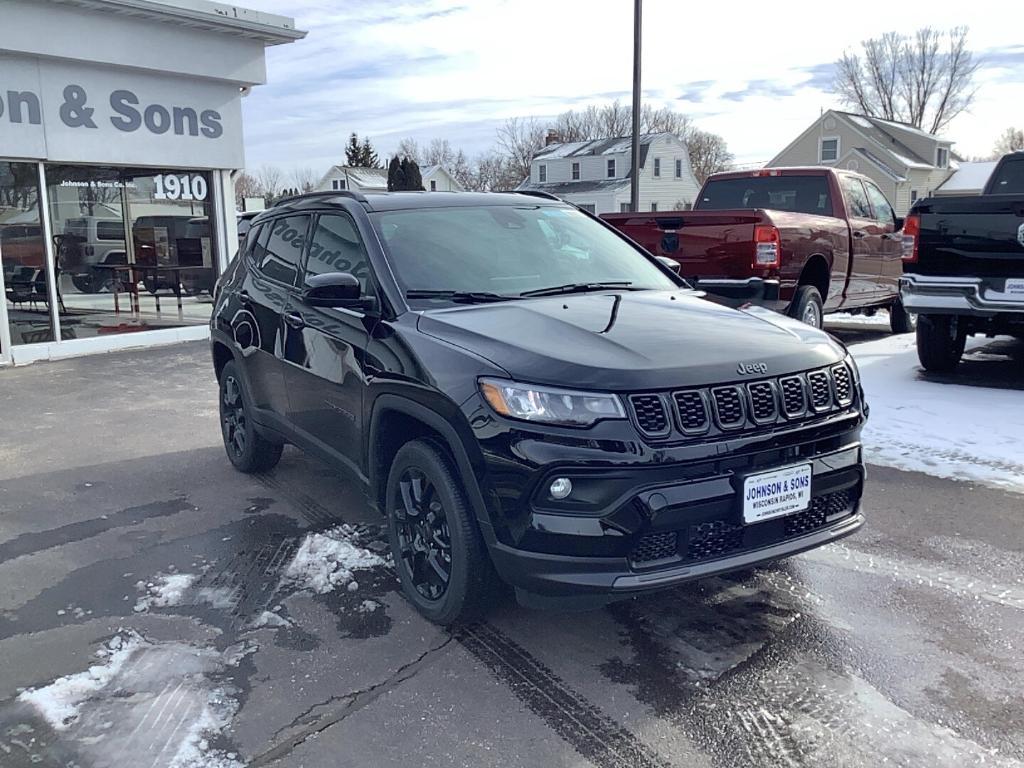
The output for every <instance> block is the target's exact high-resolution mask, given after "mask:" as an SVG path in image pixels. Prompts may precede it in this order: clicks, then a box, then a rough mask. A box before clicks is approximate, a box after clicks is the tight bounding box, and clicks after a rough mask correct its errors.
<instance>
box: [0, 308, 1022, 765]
mask: <svg viewBox="0 0 1024 768" xmlns="http://www.w3.org/2000/svg"><path fill="white" fill-rule="evenodd" d="M836 328H837V333H839V334H840V335H841V336H843V337H844V338H845V339H846V340H847V341H848V342H850V343H852V344H853V345H854V346H853V349H854V351H855V354H857V355H858V356H861V355H863V358H864V359H862V360H861V366H862V369H863V370H864V371H865V386H866V388H867V394H868V398H869V400H870V401H871V404H872V407H873V411H874V414H875V416H876V417H877V415H878V414H879V413H883V412H884V413H889V414H890V415H891V414H892V413H896V412H898V411H900V410H901V409H902V410H903V411H904V415H905V417H906V421H907V423H917V424H922V423H924V424H925V425H926V426H927V424H928V423H929V419H928V418H922V417H920V414H917V413H916V412H914V411H913V409H914V408H916V407H919V406H920V405H921V402H923V401H922V395H921V392H922V391H923V392H924V393H925V395H926V396H927V397H928V398H931V399H932V400H933V401H935V402H940V401H941V400H935V398H943V397H946V398H947V399H951V400H952V401H956V402H959V403H960V406H961V407H962V408H964V409H968V410H970V411H973V412H974V413H976V414H978V417H979V418H978V419H976V420H975V422H976V423H974V424H973V425H970V426H971V429H972V430H973V431H971V432H970V433H969V434H968V439H967V440H964V441H960V442H958V443H957V444H956V445H951V444H945V443H941V444H940V441H941V440H943V439H945V438H944V437H943V436H944V435H946V434H947V433H948V432H949V430H950V429H951V427H950V426H949V422H950V420H949V419H946V420H944V421H945V422H946V423H944V425H939V426H935V430H936V431H935V433H934V435H932V436H929V434H928V433H927V430H926V429H923V428H922V429H918V430H916V431H915V430H912V429H904V430H902V435H901V436H899V439H898V440H897V439H895V437H894V436H893V435H892V434H889V433H886V432H882V431H880V430H879V429H875V430H874V431H873V430H872V428H870V427H869V429H868V430H867V431H866V433H865V443H866V455H867V459H868V461H869V463H872V464H873V465H872V466H870V467H869V472H870V480H869V484H868V486H867V491H866V493H867V496H866V510H867V515H868V517H869V522H868V525H867V527H866V528H865V529H864V531H863V532H861V533H860V534H859V535H857V536H855V537H854V538H852V539H849V540H847V541H846V542H844V543H842V544H838V545H831V546H828V547H825V548H822V549H819V550H815V551H812V552H810V553H807V554H804V555H800V556H797V557H793V558H790V559H789V560H787V561H783V562H781V563H778V564H776V565H774V566H771V567H768V568H763V569H759V570H755V571H750V572H745V573H741V574H738V575H734V576H729V577H723V578H714V579H708V580H704V581H699V582H694V583H691V584H689V585H687V586H685V587H682V588H678V589H674V590H671V591H667V592H663V593H659V594H656V595H653V596H649V597H645V598H640V599H635V600H631V601H626V602H622V603H617V604H615V605H612V606H610V607H608V608H606V609H603V610H598V611H592V612H587V613H546V612H538V611H530V610H526V609H523V608H519V607H516V606H515V605H514V604H512V603H511V602H508V601H506V602H504V603H500V604H497V605H495V606H494V610H493V614H492V616H491V617H490V619H489V620H488V621H487V622H486V623H482V624H478V625H474V626H471V627H465V628H462V629H459V630H457V631H455V632H451V633H449V632H446V631H444V630H441V629H439V628H437V627H435V626H433V625H431V624H429V623H427V622H426V621H424V620H423V619H421V618H420V617H419V615H418V614H416V613H415V612H414V611H413V610H412V609H411V608H410V607H409V606H408V604H407V603H406V602H405V601H404V600H403V598H402V597H401V596H400V594H399V593H398V591H397V590H396V584H395V580H394V578H393V574H392V572H391V570H390V567H389V564H388V561H387V560H386V548H385V546H384V544H383V537H382V535H381V532H380V529H379V519H378V518H376V517H375V515H374V514H373V513H371V512H370V511H369V510H368V509H367V507H366V505H365V503H364V502H363V500H362V499H361V498H360V497H359V496H358V495H356V494H355V493H354V492H353V491H352V490H351V488H350V487H349V486H348V485H347V483H346V481H345V479H344V478H341V477H338V476H336V474H335V473H334V472H333V471H330V470H328V469H327V468H325V467H324V466H323V465H320V464H318V463H317V462H316V461H315V460H313V459H311V458H309V457H306V456H304V455H302V454H300V453H299V452H297V451H294V450H292V449H287V450H286V451H285V455H284V459H283V460H282V462H281V464H280V465H279V466H278V467H277V468H276V469H274V470H273V471H271V472H268V473H265V474H263V475H258V476H255V477H249V476H245V475H242V474H239V473H237V472H235V471H234V470H233V469H232V468H231V466H230V464H229V463H228V462H227V460H226V459H225V457H224V453H223V448H222V447H221V445H220V433H219V429H218V424H217V415H216V394H215V393H216V389H215V386H214V383H213V379H212V372H211V369H210V365H209V361H208V351H207V347H206V345H204V344H202V343H199V344H190V345H183V346H178V347H171V348H167V349H163V350H160V349H153V350H147V351H140V352H125V353H116V354H110V355H103V356H96V357H91V358H82V359H76V360H70V361H64V362H55V363H48V364H37V365H33V366H30V367H27V368H23V369H16V370H9V371H4V372H3V373H2V374H0V381H2V383H3V386H2V389H0V407H2V409H3V413H4V419H3V425H2V427H0V458H2V461H0V507H2V508H3V510H4V515H3V517H2V518H0V583H2V584H3V585H4V589H3V590H0V658H2V659H3V664H2V665H0V701H2V704H0V763H2V764H3V765H4V766H5V767H6V766H10V768H17V767H19V766H29V765H42V766H68V765H89V766H108V765H109V766H124V765H133V766H152V767H153V768H157V767H158V766H217V767H219V768H233V767H235V766H239V765H249V766H265V765H282V766H306V767H309V768H311V767H312V766H332V767H333V766H365V765H445V766H452V765H464V766H486V765H503V766H510V765H524V766H525V765H530V766H534V765H544V766H558V765H565V766H569V765H573V766H582V765H594V766H600V767H602V768H604V767H608V768H610V767H611V766H655V765H657V766H663V765H686V766H705V765H706V766H747V765H751V766H754V765H756V766H763V765H791V766H804V765H806V766H818V765H822V766H824V765H829V766H878V765H903V766H923V765H929V766H950V767H953V766H969V765H997V766H1011V765H1020V764H1022V763H1024V703H1022V700H1021V695H1020V690H1021V688H1022V686H1024V649H1022V647H1021V643H1020V637H1021V634H1022V632H1024V576H1022V573H1024V568H1022V564H1024V556H1022V552H1024V533H1022V529H1021V525H1020V521H1021V514H1022V513H1024V497H1022V496H1021V495H1020V492H1021V491H1024V488H1022V487H1021V485H1020V480H1019V477H1020V475H1021V462H1022V457H1021V456H1020V451H1019V445H1020V442H1019V440H1017V441H1014V440H1009V441H1008V442H1006V443H1005V444H1003V443H1000V439H999V438H1000V436H1001V435H1009V436H1010V437H1013V433H1014V430H1015V429H1016V430H1019V429H1020V428H1021V426H1022V425H1021V419H1022V416H1021V413H1022V412H1024V408H1022V406H1024V392H1022V391H1021V385H1020V382H1021V379H1020V376H1019V372H1020V366H1021V357H1022V351H1021V349H1020V346H1019V345H1018V344H1016V343H1013V342H1009V341H1004V340H987V341H986V340H980V341H976V342H973V345H974V348H973V349H972V350H971V351H969V352H968V355H967V358H966V359H965V363H964V365H963V366H962V370H961V372H960V373H959V374H958V375H957V377H956V383H953V382H952V381H947V380H940V379H935V378H926V377H924V376H923V375H921V374H919V373H917V372H916V367H915V365H914V362H913V361H914V358H913V353H912V352H911V353H910V355H909V356H908V354H907V353H906V351H900V348H899V345H900V344H906V343H909V342H906V341H901V339H900V338H899V337H896V338H894V337H887V336H885V335H884V334H883V333H882V332H880V331H879V330H877V329H873V328H872V327H871V326H870V324H869V325H864V324H861V323H851V324H849V325H847V324H843V323H840V324H839V325H838V326H837V327H836ZM908 349H909V347H908ZM858 350H861V352H858ZM869 357H874V358H877V359H878V360H880V363H879V365H880V367H879V368H878V370H879V371H882V370H884V371H885V372H886V374H885V377H879V376H876V375H875V374H874V373H873V372H872V370H873V367H872V365H873V364H872V363H871V362H870V361H869V360H867V359H866V358H869ZM894 372H898V373H899V375H900V376H902V377H903V378H902V379H893V378H892V377H893V376H895V375H896V374H895V373H894ZM886 377H888V378H886ZM904 379H905V381H906V382H911V383H912V384H913V386H914V387H917V388H918V389H915V390H914V394H913V396H912V397H907V398H904V400H903V402H902V403H897V402H893V401H892V390H893V388H899V387H902V386H904V383H901V382H903V381H904ZM873 381H880V382H882V383H880V384H877V385H876V384H873V383H872V382H873ZM883 385H884V386H883ZM964 385H966V386H964ZM873 387H877V388H878V391H877V392H876V391H872V389H873ZM920 388H924V389H923V390H921V389H920ZM944 392H945V393H946V394H943V393H944ZM950 392H952V393H954V395H949V394H948V393H950ZM964 393H967V394H966V395H965V394H964ZM968 396H969V401H968V400H965V398H966V397H968ZM941 402H944V401H941ZM1014 407H1016V410H1015V411H1014V410H1013V408H1014ZM991 408H996V409H998V411H999V413H998V415H997V416H996V417H993V415H992V413H991V412H990V410H989V409H991ZM908 409H909V410H908ZM881 421H882V420H880V419H877V418H875V419H873V424H879V423H880V422H881ZM939 421H943V420H942V419H939ZM890 422H891V419H888V418H887V419H886V420H885V422H884V423H890ZM987 424H992V425H995V426H992V427H991V433H992V434H993V435H994V436H995V437H994V438H993V439H992V440H990V441H988V440H984V439H983V440H980V441H978V443H977V444H975V443H972V441H973V440H974V439H975V436H976V433H978V432H979V431H984V430H985V429H986V425H987ZM943 429H945V430H946V431H945V432H943V431H942V430H943ZM1017 434H1019V432H1017ZM929 441H932V442H931V443H929ZM1014 446H1017V448H1016V449H1015V448H1014ZM1015 450H1016V458H1014V451H1015ZM877 464H882V465H887V466H878V465H877ZM900 467H903V468H904V469H908V468H916V469H925V470H927V471H928V472H929V473H930V474H925V473H920V472H911V471H904V469H901V468H900ZM954 477H961V478H966V479H951V478H954Z"/></svg>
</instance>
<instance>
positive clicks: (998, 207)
mask: <svg viewBox="0 0 1024 768" xmlns="http://www.w3.org/2000/svg"><path fill="white" fill-rule="evenodd" d="M914 213H918V214H919V215H920V217H921V225H920V226H921V233H920V238H921V243H920V253H921V258H920V263H919V264H917V265H914V267H913V268H912V269H911V268H909V267H908V270H907V271H912V272H917V273H921V274H933V275H953V276H968V277H1024V201H1022V200H1021V199H1020V198H1013V197H1010V196H1005V197H1004V196H1000V195H987V196H980V197H973V196H972V197H949V198H931V200H929V201H925V204H924V205H922V206H921V207H920V208H919V209H918V210H916V211H914Z"/></svg>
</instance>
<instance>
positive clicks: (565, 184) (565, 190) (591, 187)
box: [516, 178, 629, 195]
mask: <svg viewBox="0 0 1024 768" xmlns="http://www.w3.org/2000/svg"><path fill="white" fill-rule="evenodd" d="M516 189H533V190H536V191H538V192H550V193H551V194H552V195H571V194H576V193H578V192H616V191H618V190H620V189H629V179H628V178H620V179H595V180H592V181H557V182H551V183H544V184H538V183H536V182H531V181H530V180H529V179H527V180H526V181H524V182H523V183H522V184H520V185H519V186H518V187H516Z"/></svg>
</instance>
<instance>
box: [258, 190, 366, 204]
mask: <svg viewBox="0 0 1024 768" xmlns="http://www.w3.org/2000/svg"><path fill="white" fill-rule="evenodd" d="M319 197H351V198H352V199H353V200H355V201H357V202H360V203H365V202H366V196H365V195H363V193H362V192H353V191H352V190H351V189H334V190H330V191H325V192H303V193H301V194H298V195H289V196H288V197H282V198H281V199H280V200H278V201H277V202H276V203H274V205H282V204H283V203H293V202H295V201H296V200H313V199H316V198H319Z"/></svg>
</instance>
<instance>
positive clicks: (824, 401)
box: [807, 371, 832, 413]
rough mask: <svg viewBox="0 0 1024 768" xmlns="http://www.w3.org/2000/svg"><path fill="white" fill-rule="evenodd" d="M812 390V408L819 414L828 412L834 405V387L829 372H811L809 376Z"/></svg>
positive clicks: (808, 380) (808, 381)
mask: <svg viewBox="0 0 1024 768" xmlns="http://www.w3.org/2000/svg"><path fill="white" fill-rule="evenodd" d="M807 383H808V385H809V386H810V390H811V408H813V409H814V410H815V411H817V412H819V413H820V412H823V411H827V410H828V409H829V407H830V406H831V405H832V385H831V384H830V383H829V375H828V372H827V371H811V372H810V373H808V374H807Z"/></svg>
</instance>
